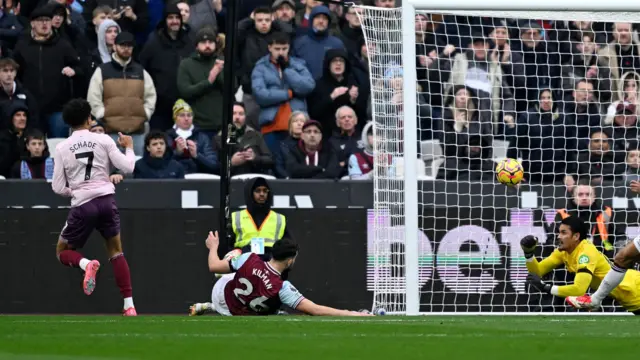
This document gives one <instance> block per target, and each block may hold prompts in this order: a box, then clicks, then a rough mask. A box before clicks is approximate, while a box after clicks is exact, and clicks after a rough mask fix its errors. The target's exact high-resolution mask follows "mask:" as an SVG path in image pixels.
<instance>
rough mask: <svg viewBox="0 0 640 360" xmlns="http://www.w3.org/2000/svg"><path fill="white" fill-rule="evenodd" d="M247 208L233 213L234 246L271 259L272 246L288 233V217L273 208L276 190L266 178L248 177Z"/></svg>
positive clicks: (246, 189) (245, 194)
mask: <svg viewBox="0 0 640 360" xmlns="http://www.w3.org/2000/svg"><path fill="white" fill-rule="evenodd" d="M244 196H245V201H246V204H247V208H246V209H244V210H240V211H235V212H233V213H232V214H231V224H232V228H233V233H234V234H235V243H234V245H233V246H234V248H236V249H241V250H242V252H243V253H246V252H253V253H255V254H257V255H265V256H261V257H262V258H266V259H269V258H270V254H271V247H273V244H275V242H276V241H278V240H280V239H282V238H283V237H284V236H285V235H287V236H288V233H287V219H286V218H285V216H284V215H282V214H279V213H277V212H275V211H273V210H271V204H272V203H273V193H272V192H271V188H270V187H269V184H268V183H267V180H266V179H265V178H262V177H257V178H253V179H250V180H247V183H246V185H245V188H244Z"/></svg>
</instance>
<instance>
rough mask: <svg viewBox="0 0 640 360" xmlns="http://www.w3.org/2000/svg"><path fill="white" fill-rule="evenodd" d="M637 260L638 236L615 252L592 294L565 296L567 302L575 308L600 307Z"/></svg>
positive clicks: (639, 248)
mask: <svg viewBox="0 0 640 360" xmlns="http://www.w3.org/2000/svg"><path fill="white" fill-rule="evenodd" d="M638 262H640V236H637V237H636V238H635V239H633V241H632V242H630V243H628V244H627V246H625V247H624V248H623V249H622V250H620V251H619V252H618V253H617V254H616V256H615V258H614V260H613V264H612V265H611V270H609V272H608V273H607V275H606V276H605V277H604V279H602V283H601V284H600V286H599V287H598V290H597V291H596V292H595V293H593V295H588V294H587V295H582V296H569V297H567V298H566V301H567V303H568V304H569V305H571V306H573V307H575V308H577V309H588V310H595V309H598V308H600V305H601V304H602V300H604V298H606V297H607V295H609V293H610V292H611V291H613V289H615V288H616V287H617V286H618V285H620V283H621V282H622V280H623V279H624V276H625V275H626V273H627V270H629V269H630V268H631V267H632V266H633V265H634V264H636V263H638Z"/></svg>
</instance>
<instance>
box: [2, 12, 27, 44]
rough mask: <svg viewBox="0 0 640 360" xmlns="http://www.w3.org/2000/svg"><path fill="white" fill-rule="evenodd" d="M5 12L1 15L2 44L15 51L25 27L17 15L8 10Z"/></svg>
mask: <svg viewBox="0 0 640 360" xmlns="http://www.w3.org/2000/svg"><path fill="white" fill-rule="evenodd" d="M3 10H4V11H3V12H2V13H1V14H0V42H2V45H3V46H5V47H7V48H8V49H13V47H14V46H15V45H16V43H17V42H18V38H19V37H20V34H21V33H22V30H23V29H24V27H23V26H22V24H20V22H19V21H18V17H17V16H16V15H14V14H12V13H10V12H8V11H7V10H6V9H3Z"/></svg>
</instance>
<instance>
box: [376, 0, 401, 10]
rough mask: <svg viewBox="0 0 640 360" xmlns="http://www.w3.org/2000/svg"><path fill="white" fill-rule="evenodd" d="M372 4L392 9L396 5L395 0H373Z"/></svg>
mask: <svg viewBox="0 0 640 360" xmlns="http://www.w3.org/2000/svg"><path fill="white" fill-rule="evenodd" d="M373 4H374V6H375V7H379V8H383V9H393V8H395V7H396V0H374V1H373Z"/></svg>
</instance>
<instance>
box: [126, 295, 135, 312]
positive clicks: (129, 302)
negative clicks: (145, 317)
mask: <svg viewBox="0 0 640 360" xmlns="http://www.w3.org/2000/svg"><path fill="white" fill-rule="evenodd" d="M132 307H133V298H132V297H128V298H125V299H124V309H125V310H127V309H128V308H132Z"/></svg>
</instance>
